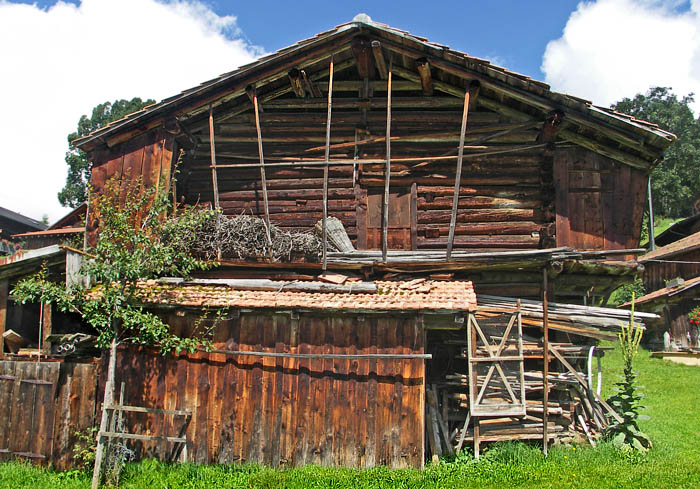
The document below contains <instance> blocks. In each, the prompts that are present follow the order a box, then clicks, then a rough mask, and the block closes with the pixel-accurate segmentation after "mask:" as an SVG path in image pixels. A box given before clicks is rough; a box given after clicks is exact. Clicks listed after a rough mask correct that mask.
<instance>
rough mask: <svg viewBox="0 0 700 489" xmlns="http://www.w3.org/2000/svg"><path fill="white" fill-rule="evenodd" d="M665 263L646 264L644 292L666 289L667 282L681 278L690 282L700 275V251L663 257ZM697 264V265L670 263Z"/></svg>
mask: <svg viewBox="0 0 700 489" xmlns="http://www.w3.org/2000/svg"><path fill="white" fill-rule="evenodd" d="M660 260H664V261H658V262H656V261H647V262H645V263H644V273H643V274H642V281H643V282H644V290H645V291H646V292H647V293H649V292H653V291H655V290H659V289H662V288H664V287H666V282H667V281H669V280H671V279H673V278H676V277H681V278H683V279H685V280H689V279H691V278H693V277H697V276H698V275H700V250H692V251H688V252H685V253H677V254H675V255H671V256H667V257H661V258H660ZM669 262H695V263H669Z"/></svg>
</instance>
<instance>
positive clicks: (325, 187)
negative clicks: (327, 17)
mask: <svg viewBox="0 0 700 489" xmlns="http://www.w3.org/2000/svg"><path fill="white" fill-rule="evenodd" d="M332 104H333V56H331V66H330V69H329V78H328V115H327V117H326V153H325V155H326V156H325V165H323V222H322V223H321V224H322V225H321V233H322V234H323V270H326V268H327V267H328V231H327V229H326V220H327V219H328V159H329V157H330V151H331V109H332Z"/></svg>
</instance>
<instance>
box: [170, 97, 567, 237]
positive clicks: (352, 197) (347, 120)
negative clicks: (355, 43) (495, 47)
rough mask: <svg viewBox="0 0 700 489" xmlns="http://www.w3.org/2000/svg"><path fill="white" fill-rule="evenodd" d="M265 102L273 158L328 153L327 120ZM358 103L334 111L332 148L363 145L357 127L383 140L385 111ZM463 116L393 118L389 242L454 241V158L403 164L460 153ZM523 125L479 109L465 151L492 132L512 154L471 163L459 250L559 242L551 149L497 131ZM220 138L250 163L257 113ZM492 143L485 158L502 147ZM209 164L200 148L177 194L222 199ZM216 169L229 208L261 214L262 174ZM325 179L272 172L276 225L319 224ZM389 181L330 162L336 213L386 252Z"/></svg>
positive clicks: (232, 121) (229, 153)
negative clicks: (382, 234)
mask: <svg viewBox="0 0 700 489" xmlns="http://www.w3.org/2000/svg"><path fill="white" fill-rule="evenodd" d="M375 95H376V96H377V97H378V99H377V100H379V101H381V100H384V101H385V99H382V97H385V95H381V94H377V93H376V91H375ZM285 100H286V99H285ZM405 100H409V101H410V99H408V98H406V99H405ZM453 100H454V101H455V102H456V103H455V105H457V106H458V105H459V104H460V101H459V99H457V98H454V99H453ZM421 101H423V100H420V99H419V100H418V102H416V103H419V102H421ZM439 101H440V100H439V99H438V102H439ZM424 102H427V103H429V102H430V100H427V101H424ZM290 103H293V101H292V102H290ZM299 103H302V102H299ZM436 103H437V102H436ZM334 104H335V102H334ZM263 105H264V106H265V111H264V112H263V113H261V114H260V118H261V124H262V139H263V145H264V148H265V155H266V159H267V161H268V162H270V161H275V160H276V158H278V157H279V155H301V156H304V157H318V156H320V155H322V152H321V153H319V152H318V151H311V152H307V151H305V150H308V149H309V148H312V147H318V146H319V144H320V143H321V142H322V141H324V137H325V136H324V131H325V122H326V119H325V114H321V113H320V112H309V111H298V112H295V113H291V112H276V110H279V109H277V108H276V107H269V105H270V104H268V105H265V104H263ZM427 106H429V105H427ZM334 107H335V105H334ZM348 108H349V109H350V111H340V110H339V111H336V112H334V113H333V117H332V131H331V134H332V137H331V143H334V144H342V143H347V142H348V141H353V140H354V139H355V135H356V131H360V130H359V129H357V128H358V127H360V126H362V125H363V124H365V126H364V129H362V130H361V131H360V132H358V133H357V134H358V136H357V137H358V138H359V139H365V138H371V137H376V136H377V135H382V134H383V133H384V127H385V125H386V114H385V112H384V111H383V109H381V106H377V108H376V109H375V110H370V111H367V113H366V114H365V115H364V116H363V115H362V114H361V113H359V112H358V111H357V109H354V110H353V109H352V107H348ZM461 116H462V114H461V111H457V110H441V111H430V110H423V111H420V110H408V109H406V110H397V111H396V112H395V113H394V114H393V116H392V137H394V136H395V137H396V138H398V139H397V140H396V141H395V142H392V161H394V163H392V170H391V171H392V178H391V186H392V196H391V197H390V211H389V227H390V237H392V236H393V237H394V239H393V241H394V245H393V246H390V247H392V248H409V249H410V248H413V249H430V248H444V247H445V246H446V243H447V235H448V234H449V223H450V209H451V206H452V194H453V192H454V174H455V165H456V159H452V160H447V161H433V162H423V163H421V162H420V160H417V161H412V162H402V161H401V158H406V157H417V158H421V157H430V156H437V155H444V154H455V152H456V149H455V148H456V146H457V142H458V137H459V127H460V120H461ZM363 117H364V118H365V119H366V120H365V121H364V122H363ZM513 127H514V125H513V123H512V121H509V120H508V119H507V118H505V117H503V116H499V115H497V114H494V113H491V112H484V111H481V112H478V111H475V112H473V113H470V115H469V126H468V129H467V134H468V138H467V144H469V141H472V140H474V141H475V140H477V139H478V138H479V137H483V136H485V135H489V136H491V137H492V139H491V140H490V142H489V143H490V144H491V143H495V146H494V147H495V148H498V147H503V148H507V149H508V151H510V152H508V153H507V154H500V155H488V156H486V155H485V156H479V157H472V156H469V155H468V156H467V157H466V158H465V162H464V169H463V173H462V180H461V189H460V198H459V213H458V216H457V227H456V230H455V232H456V238H455V246H456V247H458V248H482V249H492V248H513V249H523V248H537V247H539V245H540V238H541V237H542V236H552V235H553V231H554V214H553V212H552V208H551V207H550V205H549V203H550V202H551V200H552V196H549V195H545V193H546V192H548V191H549V190H547V189H545V188H544V187H543V185H542V167H543V150H542V148H539V149H534V150H528V149H526V147H527V145H528V144H534V142H535V140H536V138H537V130H536V129H533V128H529V129H523V130H519V131H518V130H514V131H513V132H511V133H509V134H508V135H504V136H501V137H493V134H494V133H496V132H497V131H504V130H509V129H513ZM202 140H203V141H208V132H206V133H204V134H203V135H202ZM215 140H216V151H217V155H216V158H217V165H226V164H246V163H247V164H250V163H254V161H252V159H251V157H255V156H257V146H256V144H257V142H256V141H257V139H256V135H255V124H254V120H253V118H252V116H251V114H250V113H243V114H240V115H237V116H235V117H231V118H229V119H228V120H227V121H226V122H225V123H222V124H218V125H217V126H216V130H215ZM499 144H500V145H501V146H498V145H499ZM384 146H385V143H384V142H383V141H378V142H377V143H372V144H364V145H360V146H358V147H357V154H358V156H359V157H360V158H365V159H380V160H381V159H383V158H384V157H385V150H384ZM321 147H322V146H321ZM494 147H489V148H490V149H489V150H487V151H493V150H494ZM519 147H522V148H523V149H522V150H519V149H518V148H519ZM353 151H354V148H352V147H345V148H343V149H340V150H337V152H336V150H334V151H333V153H334V154H335V156H343V155H345V156H346V157H350V158H352V155H353ZM474 151H475V150H473V149H472V150H470V151H468V153H469V152H474ZM483 151H484V150H482V152H483ZM348 152H349V153H348ZM209 165H210V161H209V150H208V146H206V147H205V146H204V145H203V144H202V145H201V146H198V147H197V149H196V150H195V151H193V152H191V154H190V155H189V158H188V160H187V164H186V165H185V166H184V168H183V172H182V178H181V182H180V184H181V189H180V190H179V191H178V193H179V194H181V195H184V196H185V198H186V200H187V201H188V202H190V203H195V202H202V201H212V200H213V190H212V183H211V170H210V166H209ZM217 173H218V183H219V194H220V195H219V197H220V202H221V207H222V208H223V209H224V211H225V213H227V214H230V215H237V214H240V213H242V212H246V213H252V214H254V215H262V214H263V212H264V206H263V195H262V189H261V183H260V170H259V169H258V168H219V169H218V171H217ZM550 173H551V170H550ZM322 176H323V169H322V167H319V166H315V167H311V166H307V167H304V166H302V165H299V166H297V167H293V168H291V167H268V168H266V180H267V188H268V198H269V200H270V218H271V220H272V221H273V222H274V223H276V224H278V225H280V226H282V227H284V228H286V229H289V230H308V229H309V228H310V227H312V226H313V225H314V224H315V223H316V222H317V221H318V220H319V219H321V216H322V187H323V178H322ZM550 181H551V178H550ZM383 185H384V165H382V164H374V165H369V164H364V165H357V166H356V167H353V166H334V167H331V170H330V181H329V189H330V190H329V204H328V206H329V207H328V208H329V215H331V216H335V217H338V218H339V219H341V220H342V221H343V224H344V225H345V227H346V229H347V231H348V234H349V235H350V237H351V238H352V239H353V240H355V242H356V245H357V246H358V247H359V248H376V247H378V243H377V239H376V233H377V231H378V230H381V229H380V226H378V223H376V222H373V221H372V219H371V216H372V215H373V212H374V213H377V212H376V211H377V209H376V206H377V205H379V203H380V202H381V199H374V200H373V199H372V195H373V193H376V191H379V190H380V189H381V188H382V187H383ZM404 196H408V202H406V203H403V202H400V201H401V200H402V197H404ZM394 201H395V202H394ZM392 229H393V231H392ZM392 233H393V234H392ZM390 241H391V239H390Z"/></svg>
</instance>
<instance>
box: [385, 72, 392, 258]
mask: <svg viewBox="0 0 700 489" xmlns="http://www.w3.org/2000/svg"><path fill="white" fill-rule="evenodd" d="M392 69H393V59H389V73H388V75H387V85H386V87H387V88H386V90H387V94H386V96H387V100H386V136H385V137H386V169H385V171H384V198H383V199H382V211H383V213H382V261H383V262H384V263H386V255H387V246H388V241H389V236H388V235H389V184H390V181H391V75H392Z"/></svg>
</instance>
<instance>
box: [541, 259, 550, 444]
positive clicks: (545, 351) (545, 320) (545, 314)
mask: <svg viewBox="0 0 700 489" xmlns="http://www.w3.org/2000/svg"><path fill="white" fill-rule="evenodd" d="M547 289H548V286H547V268H546V267H545V268H543V269H542V330H543V331H544V337H543V345H542V357H543V362H544V367H543V370H542V382H543V385H542V388H543V394H542V443H543V446H544V454H545V455H547V453H548V452H549V433H548V432H547V422H548V418H549V415H548V411H549V409H548V407H549V305H548V297H547V296H548V294H547Z"/></svg>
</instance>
